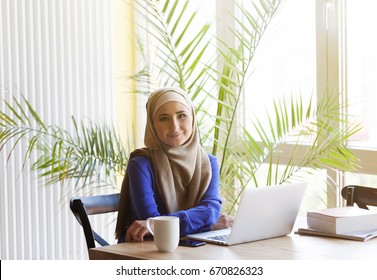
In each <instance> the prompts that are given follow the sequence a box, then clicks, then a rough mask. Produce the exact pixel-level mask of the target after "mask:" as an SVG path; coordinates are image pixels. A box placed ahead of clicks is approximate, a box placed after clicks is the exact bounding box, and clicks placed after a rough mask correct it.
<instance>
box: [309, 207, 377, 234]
mask: <svg viewBox="0 0 377 280" xmlns="http://www.w3.org/2000/svg"><path fill="white" fill-rule="evenodd" d="M307 224H308V226H309V227H310V228H312V229H316V230H319V231H325V232H329V233H334V234H345V233H351V232H360V231H368V230H377V212H374V211H371V210H366V209H362V208H358V207H353V206H347V207H338V208H327V209H321V210H311V211H308V213H307Z"/></svg>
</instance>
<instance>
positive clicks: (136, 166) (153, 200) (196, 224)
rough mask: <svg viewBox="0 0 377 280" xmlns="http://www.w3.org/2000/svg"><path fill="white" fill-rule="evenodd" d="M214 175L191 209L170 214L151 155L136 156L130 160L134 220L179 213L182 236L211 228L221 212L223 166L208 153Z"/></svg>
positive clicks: (129, 170) (130, 188)
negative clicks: (221, 168) (158, 184)
mask: <svg viewBox="0 0 377 280" xmlns="http://www.w3.org/2000/svg"><path fill="white" fill-rule="evenodd" d="M208 157H209V160H210V163H211V168H212V178H211V181H210V183H209V186H208V188H207V190H206V192H205V193H204V195H203V196H202V198H201V199H200V201H199V203H198V204H197V205H196V206H195V207H193V208H190V209H187V210H181V211H178V212H174V213H167V211H166V209H165V206H164V203H163V201H162V199H161V196H160V194H159V193H158V191H157V189H156V184H155V176H154V171H153V165H152V162H151V161H150V159H149V158H148V157H144V156H135V157H133V158H132V159H131V160H130V161H129V162H128V176H129V195H130V201H131V223H132V222H133V221H135V220H146V219H147V218H149V217H156V216H161V215H165V216H176V217H179V220H180V235H181V236H186V235H187V234H190V233H194V232H203V231H208V230H210V227H211V226H212V225H214V224H215V223H216V222H217V219H218V218H219V215H220V211H221V199H220V194H219V165H218V161H217V159H216V157H214V156H213V155H208Z"/></svg>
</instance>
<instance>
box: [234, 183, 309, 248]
mask: <svg viewBox="0 0 377 280" xmlns="http://www.w3.org/2000/svg"><path fill="white" fill-rule="evenodd" d="M306 186H307V183H306V182H300V183H293V184H284V185H279V186H268V187H259V188H253V189H247V190H245V191H244V193H243V194H242V198H241V201H240V204H239V207H238V209H237V216H236V219H235V221H234V224H233V227H232V231H231V234H230V238H229V245H231V244H238V243H243V242H249V241H255V240H261V239H267V238H272V237H278V236H284V235H287V234H289V233H290V232H291V231H292V229H293V225H294V223H295V220H296V217H297V214H298V211H299V209H300V205H301V201H302V198H303V196H304V193H305V190H306Z"/></svg>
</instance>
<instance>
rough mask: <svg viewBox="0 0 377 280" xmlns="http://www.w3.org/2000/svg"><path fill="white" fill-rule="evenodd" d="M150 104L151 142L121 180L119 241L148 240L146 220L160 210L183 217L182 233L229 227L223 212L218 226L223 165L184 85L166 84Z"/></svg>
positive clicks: (134, 155) (148, 139)
mask: <svg viewBox="0 0 377 280" xmlns="http://www.w3.org/2000/svg"><path fill="white" fill-rule="evenodd" d="M146 109H147V124H146V129H145V138H144V143H145V146H146V147H145V148H143V149H136V150H135V151H134V152H132V153H131V155H130V159H129V162H128V166H127V171H126V175H125V177H124V180H123V183H122V190H121V201H120V209H119V212H118V220H117V227H116V238H118V241H119V242H124V241H133V242H140V241H143V240H144V237H145V235H147V234H148V230H147V228H146V225H145V222H146V219H147V218H149V217H155V216H160V215H167V216H176V217H179V218H180V234H181V236H185V235H187V234H189V233H193V232H201V231H208V230H210V229H213V228H214V227H216V228H219V227H225V226H228V225H229V224H227V222H226V221H225V220H226V219H225V218H224V216H222V218H221V219H220V220H219V224H220V226H218V225H217V226H215V224H216V222H217V221H218V218H219V215H220V210H221V200H220V196H219V167H218V162H217V159H216V158H215V157H214V156H212V155H209V154H207V153H206V152H205V151H204V149H203V148H202V147H201V145H200V142H199V134H198V129H197V125H196V119H195V112H194V108H193V106H192V103H191V100H190V98H189V97H188V96H187V95H186V94H185V92H184V91H183V90H181V89H180V88H162V89H159V90H157V91H155V92H153V93H152V94H151V96H150V97H149V99H148V102H147V105H146Z"/></svg>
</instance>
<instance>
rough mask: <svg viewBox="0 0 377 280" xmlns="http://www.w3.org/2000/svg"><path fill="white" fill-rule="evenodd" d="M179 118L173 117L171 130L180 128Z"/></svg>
mask: <svg viewBox="0 0 377 280" xmlns="http://www.w3.org/2000/svg"><path fill="white" fill-rule="evenodd" d="M178 126H179V125H178V120H176V119H175V118H173V119H172V120H171V122H170V130H172V131H174V130H176V129H177V128H178Z"/></svg>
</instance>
